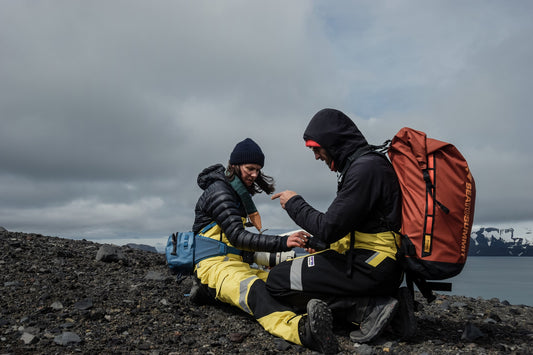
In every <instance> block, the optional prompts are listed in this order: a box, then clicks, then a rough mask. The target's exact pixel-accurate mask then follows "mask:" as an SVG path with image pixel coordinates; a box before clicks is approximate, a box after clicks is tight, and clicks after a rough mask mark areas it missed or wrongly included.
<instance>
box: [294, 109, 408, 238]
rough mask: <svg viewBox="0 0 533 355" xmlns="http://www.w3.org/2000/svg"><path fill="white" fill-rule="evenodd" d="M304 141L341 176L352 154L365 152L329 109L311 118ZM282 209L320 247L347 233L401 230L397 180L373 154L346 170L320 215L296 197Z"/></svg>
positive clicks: (349, 125) (353, 131) (358, 137)
mask: <svg viewBox="0 0 533 355" xmlns="http://www.w3.org/2000/svg"><path fill="white" fill-rule="evenodd" d="M309 139H311V140H313V141H315V142H317V143H318V144H320V146H321V147H323V148H324V149H326V151H327V152H328V154H329V155H330V156H331V157H332V158H333V162H334V164H335V167H336V168H337V170H338V171H343V169H344V167H345V166H346V164H348V158H349V157H350V156H351V155H352V154H353V153H354V152H356V151H357V150H359V149H363V150H364V149H367V148H369V146H368V143H367V141H366V139H365V138H364V136H363V135H362V134H361V132H360V131H359V129H358V128H357V126H356V125H355V124H354V123H353V121H352V120H351V119H350V118H348V116H346V115H345V114H344V113H342V112H340V111H338V110H334V109H324V110H321V111H319V112H318V113H317V114H316V115H315V116H313V118H312V119H311V121H310V122H309V125H308V126H307V128H306V130H305V133H304V140H309ZM285 207H286V210H287V212H288V214H289V216H290V217H291V218H292V219H293V220H294V221H295V222H296V224H298V225H299V226H300V227H302V228H303V229H305V230H306V231H308V232H309V233H311V234H313V235H314V236H316V237H318V238H320V239H322V240H323V241H324V242H326V243H333V242H336V241H337V240H339V239H341V238H342V237H344V236H345V235H347V234H348V233H350V232H351V231H359V232H363V233H379V232H385V231H388V230H394V231H398V230H399V229H400V225H401V190H400V185H399V183H398V178H397V176H396V173H395V172H394V169H393V167H392V164H391V163H390V162H389V161H388V160H387V158H386V157H383V156H380V154H379V153H370V154H366V155H362V156H360V157H359V158H357V159H356V160H355V161H354V162H353V163H351V165H349V167H348V169H347V171H346V172H345V174H344V176H343V177H342V181H341V183H340V184H339V187H338V190H337V196H336V197H335V199H334V200H333V202H332V203H331V205H330V206H329V208H328V210H327V211H326V212H325V213H322V212H320V211H317V210H316V209H314V208H313V207H311V206H310V205H309V204H308V203H307V202H306V201H305V200H304V199H303V198H302V197H301V196H299V195H298V196H295V197H293V198H291V199H290V200H289V201H288V202H287V204H286V206H285Z"/></svg>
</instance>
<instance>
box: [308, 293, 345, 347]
mask: <svg viewBox="0 0 533 355" xmlns="http://www.w3.org/2000/svg"><path fill="white" fill-rule="evenodd" d="M332 323H333V317H332V315H331V310H330V309H329V308H328V305H327V304H326V302H324V301H321V300H318V299H312V300H310V301H309V302H308V303H307V316H304V317H303V318H302V319H301V320H300V324H299V325H298V327H299V335H300V340H301V342H302V344H303V345H304V346H305V347H307V348H309V349H311V350H315V351H319V352H321V353H323V354H336V353H338V352H339V343H338V342H337V337H336V336H335V334H334V333H333V324H332Z"/></svg>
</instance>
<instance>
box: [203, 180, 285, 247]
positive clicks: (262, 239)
mask: <svg viewBox="0 0 533 355" xmlns="http://www.w3.org/2000/svg"><path fill="white" fill-rule="evenodd" d="M200 199H203V201H199V205H202V211H198V210H197V211H196V213H197V214H198V213H204V214H205V215H206V216H209V218H210V219H211V220H214V221H215V222H216V223H217V224H218V225H219V226H220V227H221V228H222V230H223V231H224V233H225V234H226V236H227V238H228V240H229V241H230V243H231V244H232V245H233V246H234V247H236V248H238V249H241V250H246V251H265V252H278V251H287V250H290V249H291V248H288V247H287V239H288V236H277V235H267V234H259V233H252V232H249V231H247V230H246V229H245V228H244V226H243V223H242V219H241V216H244V215H245V213H244V212H242V210H241V208H242V207H241V206H242V204H241V203H240V199H239V197H238V196H237V195H236V194H235V193H234V192H233V190H232V189H231V186H230V185H228V184H227V183H225V182H224V181H217V182H214V183H213V184H211V185H210V186H209V187H208V188H207V189H206V190H205V191H204V193H203V194H202V196H201V197H200ZM206 220H207V219H206ZM208 223H209V222H208Z"/></svg>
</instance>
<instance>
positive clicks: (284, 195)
mask: <svg viewBox="0 0 533 355" xmlns="http://www.w3.org/2000/svg"><path fill="white" fill-rule="evenodd" d="M296 195H298V194H297V193H296V192H294V191H290V190H285V191H282V192H278V193H277V194H274V195H273V196H272V197H271V198H270V199H271V200H275V199H277V198H279V204H280V205H281V207H282V208H283V209H285V204H286V203H287V201H289V200H290V199H291V198H293V197H294V196H296Z"/></svg>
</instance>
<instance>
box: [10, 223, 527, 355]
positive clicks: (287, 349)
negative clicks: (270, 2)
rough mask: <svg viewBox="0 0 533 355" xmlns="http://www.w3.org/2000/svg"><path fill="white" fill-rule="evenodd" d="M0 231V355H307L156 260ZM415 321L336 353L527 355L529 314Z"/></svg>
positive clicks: (474, 307) (518, 309)
mask: <svg viewBox="0 0 533 355" xmlns="http://www.w3.org/2000/svg"><path fill="white" fill-rule="evenodd" d="M101 247H102V245H101V244H97V243H93V242H89V241H85V240H70V239H62V238H57V237H47V236H42V235H38V234H24V233H14V232H7V231H0V270H1V273H0V277H1V280H0V295H1V297H0V354H147V355H156V354H158V355H163V354H164V355H167V354H256V355H259V354H277V353H280V352H282V353H284V354H312V353H313V352H311V351H309V350H308V349H305V348H303V347H300V346H296V345H294V344H289V343H287V342H284V341H283V340H281V339H279V338H276V337H274V336H272V335H270V334H268V333H267V332H266V331H265V330H263V328H262V327H261V326H260V325H259V324H258V323H257V322H256V321H255V320H253V319H252V318H251V317H250V316H248V315H247V314H245V313H244V312H242V311H240V310H238V309H236V308H234V307H230V306H226V305H221V306H213V305H206V306H195V305H193V304H192V303H191V302H190V300H189V298H188V293H189V290H190V287H191V281H190V279H184V280H182V281H181V282H178V281H177V280H176V278H175V277H174V276H172V275H170V274H169V273H168V270H167V266H166V262H165V256H164V254H159V253H153V252H147V251H142V250H138V249H132V248H129V247H121V249H120V250H121V253H122V258H121V259H118V258H117V260H115V261H111V262H104V261H101V260H100V261H99V260H96V255H97V253H98V250H100V248H101ZM416 297H417V300H418V301H419V302H420V303H421V304H422V305H423V307H422V309H421V310H419V311H417V312H416V317H417V322H418V333H417V335H415V336H414V337H413V338H412V339H409V340H399V339H396V338H395V337H394V336H393V335H391V333H389V332H386V333H385V334H384V335H383V336H382V337H381V338H380V339H379V340H377V341H375V342H374V343H371V344H364V345H360V344H354V343H352V342H351V341H350V338H349V333H348V331H347V330H345V329H337V330H336V333H337V336H338V339H339V343H340V345H341V347H342V353H343V354H362V353H365V354H528V353H531V349H533V307H527V306H520V305H509V303H508V302H507V301H503V302H500V300H498V299H491V300H483V299H474V298H468V297H461V296H444V295H438V297H437V300H436V301H434V302H433V303H431V304H427V303H426V302H425V300H423V299H422V298H421V296H420V295H419V294H418V293H417V295H416Z"/></svg>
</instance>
